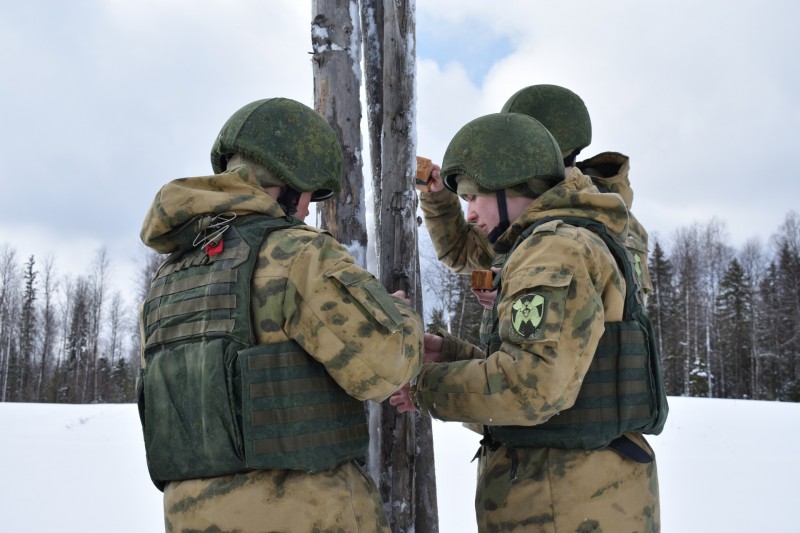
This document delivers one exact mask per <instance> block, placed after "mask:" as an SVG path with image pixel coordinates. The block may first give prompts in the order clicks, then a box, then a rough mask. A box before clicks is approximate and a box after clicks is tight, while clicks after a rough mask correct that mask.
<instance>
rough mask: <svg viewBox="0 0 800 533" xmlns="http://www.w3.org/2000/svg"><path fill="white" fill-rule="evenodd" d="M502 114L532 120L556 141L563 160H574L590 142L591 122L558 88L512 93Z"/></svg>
mask: <svg viewBox="0 0 800 533" xmlns="http://www.w3.org/2000/svg"><path fill="white" fill-rule="evenodd" d="M501 112H502V113H522V114H523V115H528V116H529V117H533V118H535V119H536V120H538V121H539V122H541V123H542V124H544V127H545V128H547V129H548V130H549V131H550V133H552V134H553V137H555V138H556V140H557V141H558V145H559V147H560V148H561V154H562V157H563V158H564V159H567V158H568V157H570V156H575V155H577V154H578V152H580V151H581V150H582V149H584V148H586V147H587V146H589V144H590V143H591V142H592V121H591V119H590V118H589V110H588V109H586V104H584V103H583V100H581V98H580V97H579V96H578V95H577V94H575V93H574V92H572V91H570V90H569V89H565V88H564V87H559V86H558V85H531V86H530V87H525V88H524V89H521V90H519V91H517V92H516V93H514V95H513V96H511V98H509V99H508V101H507V102H506V103H505V105H504V106H503V109H502V111H501Z"/></svg>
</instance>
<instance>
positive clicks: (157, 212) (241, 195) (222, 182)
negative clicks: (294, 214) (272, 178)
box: [140, 165, 285, 254]
mask: <svg viewBox="0 0 800 533" xmlns="http://www.w3.org/2000/svg"><path fill="white" fill-rule="evenodd" d="M208 213H236V214H237V215H247V214H250V213H262V214H265V215H268V216H274V217H279V216H285V213H284V212H283V209H281V207H280V206H279V205H278V203H277V202H276V201H275V200H274V199H273V198H272V197H271V196H270V195H269V194H267V192H266V191H265V190H264V189H263V188H262V187H261V186H259V185H258V182H257V180H256V177H255V175H254V174H253V173H252V171H251V170H250V169H249V168H248V167H247V166H244V165H242V166H237V167H234V168H232V169H230V170H229V171H228V172H224V173H222V174H215V175H212V176H200V177H193V178H180V179H177V180H174V181H171V182H169V183H167V184H166V185H164V187H162V188H161V190H160V191H158V194H156V197H155V199H154V200H153V204H152V205H151V206H150V209H149V210H148V211H147V215H146V216H145V219H144V223H143V224H142V231H141V233H140V237H141V239H142V242H143V243H144V244H145V245H146V246H149V247H150V248H152V249H153V250H155V251H157V252H159V253H162V254H164V253H170V252H174V251H175V250H177V249H178V244H177V242H176V237H177V233H178V231H177V230H178V229H180V228H181V227H183V226H184V225H185V224H186V223H187V222H189V221H190V220H192V219H193V218H194V217H196V216H198V215H203V214H208Z"/></svg>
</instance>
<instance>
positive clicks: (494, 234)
mask: <svg viewBox="0 0 800 533" xmlns="http://www.w3.org/2000/svg"><path fill="white" fill-rule="evenodd" d="M495 195H496V196H497V214H498V215H499V223H498V224H497V226H496V227H495V228H494V229H493V230H492V231H491V232H490V233H489V235H488V239H489V243H490V244H494V243H495V241H496V240H497V239H498V238H499V237H500V235H502V234H503V233H505V231H506V230H507V229H508V227H509V226H510V225H511V221H510V220H508V207H507V206H506V190H505V189H498V190H497V191H495Z"/></svg>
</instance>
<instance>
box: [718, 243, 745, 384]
mask: <svg viewBox="0 0 800 533" xmlns="http://www.w3.org/2000/svg"><path fill="white" fill-rule="evenodd" d="M750 298H751V292H750V280H749V278H748V277H747V275H746V274H745V272H744V269H743V268H742V266H741V264H740V263H739V261H738V260H737V259H733V260H732V261H731V263H730V265H729V266H728V268H727V269H726V271H725V274H724V276H723V278H722V281H721V282H720V286H719V294H718V295H717V302H716V315H717V321H716V323H717V338H718V339H719V342H718V347H717V352H718V353H720V354H721V363H722V364H721V366H722V368H723V372H722V373H723V375H725V376H726V379H725V381H723V382H722V383H721V384H720V389H721V390H719V391H718V394H717V395H718V396H719V397H722V398H752V397H753V386H752V385H753V384H752V380H751V377H752V371H751V365H752V361H751V354H752V352H753V350H752V346H751V336H750V331H751V321H752V320H753V306H752V301H751V299H750Z"/></svg>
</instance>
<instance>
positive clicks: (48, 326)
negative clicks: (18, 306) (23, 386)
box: [35, 256, 56, 402]
mask: <svg viewBox="0 0 800 533" xmlns="http://www.w3.org/2000/svg"><path fill="white" fill-rule="evenodd" d="M54 265H55V260H54V259H53V256H49V257H47V258H45V261H44V270H43V271H42V273H43V274H44V280H43V281H44V308H43V310H42V349H41V361H40V363H39V375H38V376H37V378H36V395H35V399H36V401H37V402H41V401H44V398H43V397H42V384H43V383H44V379H45V376H46V374H47V367H48V365H49V364H50V359H51V358H52V351H53V338H54V337H55V311H54V306H53V293H54V291H55V289H56V281H55V272H54Z"/></svg>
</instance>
